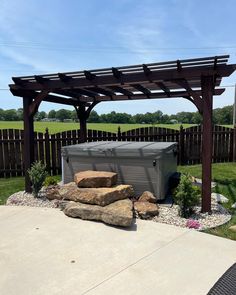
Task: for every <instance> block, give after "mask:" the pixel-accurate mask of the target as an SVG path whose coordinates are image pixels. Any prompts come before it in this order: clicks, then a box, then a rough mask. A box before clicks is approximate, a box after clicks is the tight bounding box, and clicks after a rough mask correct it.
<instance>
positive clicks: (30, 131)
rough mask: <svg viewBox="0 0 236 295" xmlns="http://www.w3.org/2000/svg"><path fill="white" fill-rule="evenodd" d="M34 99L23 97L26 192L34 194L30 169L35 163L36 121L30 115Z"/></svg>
mask: <svg viewBox="0 0 236 295" xmlns="http://www.w3.org/2000/svg"><path fill="white" fill-rule="evenodd" d="M31 103H32V98H28V97H23V111H24V170H25V191H26V192H28V193H30V192H32V188H31V182H30V178H29V174H28V172H27V171H28V169H29V168H30V167H31V164H32V163H33V162H34V120H33V115H31V114H30V105H31Z"/></svg>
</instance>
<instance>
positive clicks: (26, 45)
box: [0, 0, 236, 114]
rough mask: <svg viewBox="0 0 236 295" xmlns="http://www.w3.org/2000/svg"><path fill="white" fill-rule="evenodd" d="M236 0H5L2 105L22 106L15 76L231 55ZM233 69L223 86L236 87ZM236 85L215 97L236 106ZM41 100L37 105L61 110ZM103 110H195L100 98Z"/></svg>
mask: <svg viewBox="0 0 236 295" xmlns="http://www.w3.org/2000/svg"><path fill="white" fill-rule="evenodd" d="M235 11H236V1H235V0H226V1H221V0H142V1H139V0H116V1H115V0H87V1H84V0H69V1H65V0H64V1H62V0H50V1H48V0H40V1H32V0H24V1H22V0H0V89H3V90H0V95H1V96H0V108H3V109H9V108H19V107H22V101H21V99H20V98H17V97H13V96H12V95H11V93H10V92H9V91H7V90H4V89H7V88H8V84H9V83H11V77H12V76H23V75H31V74H43V73H50V72H63V71H74V70H75V71H76V70H84V69H95V68H101V67H111V66H122V65H131V64H137V63H148V62H158V61H165V60H175V59H181V58H194V57H201V56H214V55H220V54H230V62H231V63H236V40H235V39H236V34H235V29H236V21H235ZM235 82H236V74H234V75H232V76H231V77H230V78H227V79H224V80H223V83H222V85H234V84H235ZM233 98H234V89H233V88H232V87H227V88H226V92H225V93H224V94H223V95H222V96H220V97H215V98H214V107H222V106H224V105H229V104H232V103H233ZM62 107H64V106H62V105H59V104H50V103H43V104H42V105H41V106H40V110H44V111H49V110H50V109H60V108H62ZM95 110H96V111H97V112H98V113H107V112H110V111H113V110H114V111H116V112H127V113H131V114H135V113H144V112H154V111H156V110H161V111H162V112H164V113H168V114H172V113H176V112H179V111H195V110H196V109H195V107H194V106H193V105H192V104H191V103H190V102H188V101H186V100H184V99H177V100H176V99H175V100H171V99H165V100H151V101H147V100H145V101H144V100H143V101H132V102H119V103H115V102H112V103H108V102H106V103H101V104H99V105H98V106H97V107H96V108H95Z"/></svg>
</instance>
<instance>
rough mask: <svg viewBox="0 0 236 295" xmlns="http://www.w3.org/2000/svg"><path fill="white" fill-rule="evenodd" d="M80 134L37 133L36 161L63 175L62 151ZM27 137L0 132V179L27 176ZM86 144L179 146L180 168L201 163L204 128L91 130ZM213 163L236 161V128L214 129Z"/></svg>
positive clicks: (66, 132)
mask: <svg viewBox="0 0 236 295" xmlns="http://www.w3.org/2000/svg"><path fill="white" fill-rule="evenodd" d="M79 132H80V131H79V130H71V131H64V132H60V133H56V134H49V133H48V131H47V130H46V132H45V133H40V132H35V133H34V138H35V143H34V149H35V160H41V161H42V162H44V163H45V164H46V165H47V168H48V171H49V173H50V174H52V175H56V174H60V173H61V147H62V146H65V145H72V144H78V143H79ZM23 139H24V133H23V130H18V129H3V130H0V177H9V176H21V175H23V174H24V172H23V171H24V158H23V149H24V141H23ZM87 140H88V141H89V142H90V141H101V140H108V141H112V140H115V141H116V140H118V141H121V140H122V141H162V142H163V141H164V142H171V141H172V142H173V141H174V142H177V143H178V163H179V164H180V165H187V164H198V163H201V148H202V144H204V143H203V142H202V127H201V126H193V127H190V128H186V129H183V127H181V128H180V130H173V129H170V128H160V127H144V128H137V129H133V130H129V131H125V132H121V130H120V128H118V132H117V133H112V132H105V131H98V130H88V134H87ZM212 161H213V162H232V161H236V127H235V128H234V129H232V128H227V127H223V126H218V125H215V126H214V127H213V154H212Z"/></svg>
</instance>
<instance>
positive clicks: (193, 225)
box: [186, 219, 201, 229]
mask: <svg viewBox="0 0 236 295" xmlns="http://www.w3.org/2000/svg"><path fill="white" fill-rule="evenodd" d="M186 226H187V227H188V228H194V229H199V228H200V227H201V224H200V222H199V221H197V220H194V219H188V220H187V223H186Z"/></svg>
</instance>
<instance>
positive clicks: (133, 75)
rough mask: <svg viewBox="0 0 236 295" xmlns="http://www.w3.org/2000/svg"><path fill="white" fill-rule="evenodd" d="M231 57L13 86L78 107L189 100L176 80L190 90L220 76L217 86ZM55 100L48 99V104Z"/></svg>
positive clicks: (30, 79) (24, 80) (25, 80)
mask: <svg viewBox="0 0 236 295" xmlns="http://www.w3.org/2000/svg"><path fill="white" fill-rule="evenodd" d="M228 57H229V56H228V55H223V56H213V57H206V58H198V59H185V60H177V61H168V62H159V63H150V64H145V65H144V64H142V65H134V66H125V67H116V68H114V67H113V68H104V69H96V70H90V71H78V72H65V73H56V74H45V75H37V76H35V75H34V76H23V77H13V81H14V82H15V84H12V85H10V89H11V91H12V93H13V94H14V95H16V96H22V94H23V93H24V91H25V95H26V96H28V95H31V96H34V95H35V96H36V95H37V94H38V91H42V90H44V89H46V88H47V89H48V90H49V91H50V94H53V97H54V98H55V99H56V101H55V102H57V103H60V101H61V103H62V104H64V103H65V102H66V99H68V98H73V99H74V98H76V100H74V101H71V100H68V103H69V104H71V103H74V104H75V105H79V104H80V103H84V102H93V101H96V102H100V101H109V100H111V101H118V100H125V99H127V100H132V99H133V100H134V99H146V98H166V97H183V96H185V97H186V96H189V92H188V91H186V89H185V88H184V87H183V86H181V85H180V84H179V83H176V80H179V81H180V80H182V79H184V80H186V81H187V83H188V86H189V88H191V89H192V90H194V89H197V90H199V89H201V74H207V73H212V74H216V77H215V87H217V86H219V85H220V83H221V79H222V77H223V76H225V75H227V73H226V74H225V73H224V72H222V73H221V72H220V71H219V70H220V69H221V68H222V70H223V67H224V66H225V65H226V63H227V61H228ZM186 76H188V78H187V79H186ZM180 89H181V90H184V91H185V93H184V92H183V91H180ZM28 90H30V91H31V92H28ZM222 91H223V90H218V91H215V95H220V94H221V93H222ZM53 97H52V96H48V101H51V100H52V99H53ZM56 97H57V98H56ZM46 99H47V98H46Z"/></svg>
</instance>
